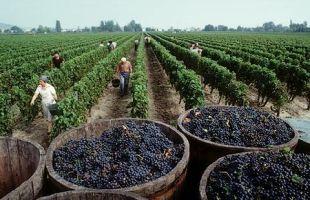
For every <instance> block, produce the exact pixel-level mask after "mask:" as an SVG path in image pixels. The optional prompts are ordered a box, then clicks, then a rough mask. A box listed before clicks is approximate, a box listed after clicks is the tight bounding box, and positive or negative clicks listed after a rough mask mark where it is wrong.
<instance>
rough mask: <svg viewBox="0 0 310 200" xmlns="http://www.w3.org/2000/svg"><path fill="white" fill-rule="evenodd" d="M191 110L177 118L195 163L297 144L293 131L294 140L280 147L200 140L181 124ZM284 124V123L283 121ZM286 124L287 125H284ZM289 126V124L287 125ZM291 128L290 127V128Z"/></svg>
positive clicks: (296, 134) (291, 147) (208, 162)
mask: <svg viewBox="0 0 310 200" xmlns="http://www.w3.org/2000/svg"><path fill="white" fill-rule="evenodd" d="M210 107H218V108H225V107H228V106H210ZM191 110H193V109H191ZM191 110H188V111H185V112H184V113H183V114H181V115H180V116H179V118H178V129H179V130H180V131H181V132H182V133H183V134H184V135H185V136H186V137H187V139H188V140H189V143H190V145H191V152H190V153H191V159H193V160H194V161H197V162H199V163H201V164H211V163H212V162H214V161H215V160H217V159H218V158H220V157H222V156H225V155H228V154H234V153H239V152H248V151H266V150H279V149H284V148H287V147H288V148H290V149H294V148H295V146H296V145H297V143H298V138H299V134H298V132H297V131H295V130H294V129H293V130H294V133H295V135H294V138H292V139H291V140H290V141H289V142H287V143H285V144H281V145H273V146H271V147H242V146H233V145H226V144H220V143H215V142H212V141H210V140H205V139H202V138H200V137H198V136H196V135H194V134H192V133H190V132H189V131H187V130H186V129H185V128H184V126H183V125H182V122H183V121H184V119H185V118H186V117H187V116H188V114H189V112H190V111H191ZM283 122H284V123H286V122H285V121H283ZM286 124H287V123H286ZM287 125H288V126H290V125H289V124H287ZM290 127H291V126H290Z"/></svg>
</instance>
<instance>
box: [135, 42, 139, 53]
mask: <svg viewBox="0 0 310 200" xmlns="http://www.w3.org/2000/svg"><path fill="white" fill-rule="evenodd" d="M138 46H139V40H135V51H137V50H138Z"/></svg>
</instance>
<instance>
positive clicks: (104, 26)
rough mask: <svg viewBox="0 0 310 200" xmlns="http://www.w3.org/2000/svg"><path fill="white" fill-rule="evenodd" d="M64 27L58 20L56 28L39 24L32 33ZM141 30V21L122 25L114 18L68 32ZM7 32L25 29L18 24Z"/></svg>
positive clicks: (60, 29) (60, 30)
mask: <svg viewBox="0 0 310 200" xmlns="http://www.w3.org/2000/svg"><path fill="white" fill-rule="evenodd" d="M63 31H64V29H62V28H61V24H60V21H59V20H57V21H56V26H55V28H50V27H47V26H42V25H39V26H38V28H32V29H31V30H30V32H31V33H60V32H63ZM122 31H124V32H141V31H142V26H141V24H139V23H136V21H135V20H132V21H130V22H129V23H128V24H127V25H125V26H124V27H121V26H120V25H119V24H118V23H117V22H114V21H113V20H107V21H101V22H100V25H99V26H92V27H90V28H89V27H85V28H83V29H80V28H78V29H75V30H66V32H122ZM2 32H3V33H7V34H22V33H24V32H25V31H24V30H23V29H21V28H20V27H18V26H13V27H11V28H9V29H6V30H3V31H2V30H1V29H0V33H2Z"/></svg>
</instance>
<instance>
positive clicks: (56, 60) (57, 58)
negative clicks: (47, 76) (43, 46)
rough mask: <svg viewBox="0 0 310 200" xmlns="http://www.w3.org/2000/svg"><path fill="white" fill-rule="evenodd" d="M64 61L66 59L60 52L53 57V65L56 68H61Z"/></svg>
mask: <svg viewBox="0 0 310 200" xmlns="http://www.w3.org/2000/svg"><path fill="white" fill-rule="evenodd" d="M63 61H64V59H63V58H62V57H61V56H60V55H59V52H57V51H56V52H55V53H54V54H53V59H52V62H53V65H54V67H56V68H60V64H61V63H62V62H63Z"/></svg>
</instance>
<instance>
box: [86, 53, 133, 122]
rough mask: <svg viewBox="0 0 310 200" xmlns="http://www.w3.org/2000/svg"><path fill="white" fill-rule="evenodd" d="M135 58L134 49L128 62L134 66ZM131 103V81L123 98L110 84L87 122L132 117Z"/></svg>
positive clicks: (92, 109) (91, 111) (93, 108)
mask: <svg viewBox="0 0 310 200" xmlns="http://www.w3.org/2000/svg"><path fill="white" fill-rule="evenodd" d="M135 58H136V52H135V50H134V49H132V50H131V52H130V55H129V57H128V60H129V61H130V62H131V63H132V64H133V63H134V60H135ZM133 67H134V65H133ZM131 102H132V97H131V84H130V81H129V88H128V94H127V95H125V96H123V97H120V95H119V88H114V87H113V86H112V84H111V83H110V84H109V85H108V87H107V88H106V89H105V90H104V91H103V94H102V96H101V97H100V98H99V100H98V103H97V104H96V105H94V106H93V107H92V108H91V110H90V113H89V116H88V118H87V122H92V121H94V120H96V119H112V118H121V117H130V111H131V107H130V103H131Z"/></svg>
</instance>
